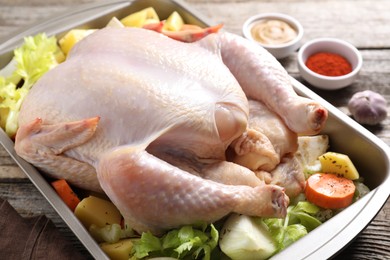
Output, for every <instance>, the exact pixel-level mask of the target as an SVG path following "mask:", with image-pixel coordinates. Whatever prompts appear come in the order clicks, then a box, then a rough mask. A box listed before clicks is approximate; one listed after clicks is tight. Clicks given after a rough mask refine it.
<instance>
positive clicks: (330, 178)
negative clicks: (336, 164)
mask: <svg viewBox="0 0 390 260" xmlns="http://www.w3.org/2000/svg"><path fill="white" fill-rule="evenodd" d="M354 193H355V185H354V183H353V181H352V180H350V179H347V178H344V177H340V176H337V175H334V174H331V173H316V174H313V175H311V176H310V177H309V178H308V179H307V183H306V188H305V195H306V198H307V200H308V201H310V202H312V203H314V204H316V205H318V206H320V207H322V208H325V209H341V208H345V207H347V206H349V205H350V204H351V203H352V199H353V196H354Z"/></svg>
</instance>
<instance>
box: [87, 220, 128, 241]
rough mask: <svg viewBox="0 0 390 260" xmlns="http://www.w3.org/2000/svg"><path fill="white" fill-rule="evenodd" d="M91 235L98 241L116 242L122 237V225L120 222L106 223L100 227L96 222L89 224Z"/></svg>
mask: <svg viewBox="0 0 390 260" xmlns="http://www.w3.org/2000/svg"><path fill="white" fill-rule="evenodd" d="M88 231H89V233H90V234H91V236H92V237H93V238H94V239H95V240H96V241H97V242H108V243H116V242H118V241H119V239H121V234H122V231H121V226H120V225H119V224H112V225H105V226H104V227H98V226H96V225H95V224H92V225H91V226H89V229H88Z"/></svg>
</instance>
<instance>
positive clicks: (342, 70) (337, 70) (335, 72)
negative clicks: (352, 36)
mask: <svg viewBox="0 0 390 260" xmlns="http://www.w3.org/2000/svg"><path fill="white" fill-rule="evenodd" d="M306 66H307V67H308V68H309V69H311V70H312V71H314V72H316V73H318V74H321V75H324V76H342V75H346V74H348V73H350V72H351V71H352V66H351V64H350V63H349V62H348V61H347V59H345V58H344V57H343V56H341V55H339V54H336V53H330V52H318V53H315V54H313V55H311V56H310V57H309V58H308V59H307V61H306Z"/></svg>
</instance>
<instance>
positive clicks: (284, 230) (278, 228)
mask: <svg viewBox="0 0 390 260" xmlns="http://www.w3.org/2000/svg"><path fill="white" fill-rule="evenodd" d="M319 210H320V209H319V208H318V207H317V206H316V205H314V204H312V203H310V202H308V201H299V202H298V203H297V204H296V205H291V206H289V207H288V209H287V216H286V218H284V219H280V218H267V219H263V221H264V223H265V224H266V225H267V226H268V229H269V232H270V233H271V235H272V237H273V239H274V241H275V242H276V244H277V249H278V250H277V252H279V251H281V250H283V249H284V248H286V247H287V246H289V245H291V244H292V243H294V242H295V241H297V240H298V239H300V238H301V237H303V236H305V235H306V234H307V233H308V232H310V231H311V230H313V229H315V228H316V227H318V226H319V225H321V223H322V222H321V221H319V220H318V219H317V218H316V214H318V212H319Z"/></svg>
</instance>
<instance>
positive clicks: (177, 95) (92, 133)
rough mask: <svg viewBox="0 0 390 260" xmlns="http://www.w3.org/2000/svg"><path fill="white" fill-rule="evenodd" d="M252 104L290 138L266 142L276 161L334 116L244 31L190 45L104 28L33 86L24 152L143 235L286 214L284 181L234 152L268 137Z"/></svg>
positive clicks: (20, 140)
mask: <svg viewBox="0 0 390 260" xmlns="http://www.w3.org/2000/svg"><path fill="white" fill-rule="evenodd" d="M248 99H249V100H253V102H261V103H263V104H264V106H266V107H267V109H268V110H269V111H271V113H273V114H274V115H275V116H276V117H278V118H279V119H280V120H279V121H280V122H282V124H283V125H284V126H285V129H284V130H283V131H282V132H285V134H286V135H288V136H290V138H292V139H287V140H285V141H283V138H282V140H281V141H275V140H276V138H274V137H269V138H268V141H267V142H269V145H272V146H273V149H274V153H275V156H276V159H274V161H273V166H275V167H276V165H277V164H278V163H279V162H280V161H281V157H283V156H284V155H285V154H289V153H293V152H294V150H295V149H296V139H294V138H296V134H298V133H299V134H316V133H318V132H319V131H320V130H321V129H322V127H323V126H324V124H325V121H326V118H327V111H326V110H325V109H324V108H323V107H321V106H320V105H319V104H317V103H316V102H314V101H312V100H309V99H306V98H303V97H299V96H297V95H296V93H295V92H294V91H293V89H292V87H291V84H290V82H289V77H288V75H287V73H286V71H285V70H284V69H283V68H282V66H281V65H280V64H279V63H278V62H277V61H276V60H275V59H274V58H273V57H272V56H271V55H270V54H269V53H268V52H266V51H265V50H264V49H262V48H261V47H259V46H257V45H256V44H253V43H250V42H248V41H246V40H245V39H243V38H241V37H239V36H236V35H234V34H230V33H226V32H219V33H215V34H210V35H208V36H207V37H205V38H203V39H202V40H200V41H198V42H195V43H183V42H179V41H176V40H172V39H170V38H168V37H166V36H164V35H162V34H159V33H157V32H154V31H149V30H145V29H136V28H104V29H101V30H99V31H97V32H95V33H93V34H91V35H90V36H88V37H87V38H85V39H84V40H82V41H81V42H79V43H78V44H77V45H76V46H75V47H74V48H73V49H72V51H71V53H70V54H69V56H68V58H67V60H66V61H65V62H64V63H62V64H60V65H59V66H57V67H56V68H54V69H53V70H51V71H49V72H48V73H47V74H45V75H44V76H43V77H42V78H41V79H40V80H39V81H38V82H37V83H36V85H35V86H34V87H33V88H32V90H31V92H30V93H29V94H28V96H27V98H26V99H25V101H24V103H23V106H22V109H21V112H20V118H19V126H20V128H19V130H18V132H17V135H16V140H15V149H16V151H17V153H18V154H19V155H20V156H21V157H23V158H24V159H25V160H27V161H29V162H30V163H32V164H33V165H35V166H36V167H38V168H39V169H41V170H42V171H43V172H44V173H46V174H48V175H49V176H51V177H54V178H65V179H67V180H68V181H69V182H71V183H72V184H73V185H76V186H79V187H82V188H85V189H89V190H95V191H104V193H105V194H107V196H108V197H109V198H110V199H111V201H112V202H113V203H114V204H115V205H116V206H117V207H118V209H119V210H120V212H121V213H122V215H123V217H124V218H125V219H126V220H127V221H128V223H130V224H131V226H132V227H133V228H134V229H135V230H136V231H138V232H143V231H147V230H149V231H151V232H153V233H155V234H159V233H161V232H163V231H164V230H167V229H170V228H174V227H178V226H181V225H185V224H193V223H198V222H200V221H203V222H207V223H210V222H214V221H216V220H218V219H220V218H222V217H224V216H226V215H227V214H229V213H231V212H236V213H240V214H246V215H250V216H267V217H283V216H285V214H286V208H287V206H288V202H289V198H288V196H287V195H286V194H285V192H284V188H283V187H280V186H278V185H274V184H266V183H265V182H264V181H263V180H261V179H260V178H258V177H257V176H256V174H255V172H254V170H261V169H251V168H250V167H244V166H242V165H240V164H239V163H236V162H235V161H234V160H228V158H227V157H226V154H227V150H231V151H234V150H235V149H236V148H237V140H238V139H240V143H241V144H242V143H245V142H246V143H251V149H243V147H241V148H242V149H241V152H242V153H244V154H245V153H249V152H253V151H255V154H256V153H257V151H259V150H261V145H262V141H261V140H265V138H264V135H265V134H264V133H263V134H261V135H259V136H263V137H261V138H262V139H258V138H257V137H256V135H250V134H248V133H251V132H252V133H253V131H255V132H257V133H260V132H261V130H259V129H257V128H256V127H254V128H253V129H252V128H251V124H248V117H249V104H248ZM251 102H252V101H251ZM260 117H261V116H260ZM248 136H250V138H249V139H246V138H247V137H248ZM259 138H260V137H259ZM291 140H292V141H291ZM272 142H274V143H273V144H272ZM278 142H279V143H278ZM256 146H258V147H256ZM229 147H230V148H229ZM228 148H229V149H228ZM238 150H240V149H238ZM241 155H242V154H241ZM233 157H234V156H233ZM251 157H252V158H251V159H252V160H253V156H251ZM258 157H259V160H262V158H261V157H262V153H258ZM275 160H276V161H275ZM271 168H272V167H271ZM271 168H268V169H267V170H270V169H271ZM298 186H299V185H298Z"/></svg>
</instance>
